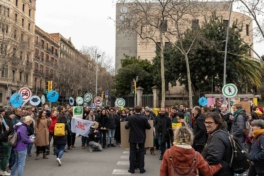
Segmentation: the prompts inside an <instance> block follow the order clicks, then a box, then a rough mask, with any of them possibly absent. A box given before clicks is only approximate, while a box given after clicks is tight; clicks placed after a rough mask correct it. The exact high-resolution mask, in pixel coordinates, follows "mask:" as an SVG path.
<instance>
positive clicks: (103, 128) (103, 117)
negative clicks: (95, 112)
mask: <svg viewBox="0 0 264 176" xmlns="http://www.w3.org/2000/svg"><path fill="white" fill-rule="evenodd" d="M98 122H99V124H100V135H101V136H100V137H101V143H103V148H106V132H107V125H108V116H107V114H106V110H105V109H103V110H102V111H101V113H100V115H99V117H98Z"/></svg>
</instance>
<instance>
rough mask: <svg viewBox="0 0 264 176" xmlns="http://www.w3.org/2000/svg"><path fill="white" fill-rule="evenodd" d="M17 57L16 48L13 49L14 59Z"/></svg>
mask: <svg viewBox="0 0 264 176" xmlns="http://www.w3.org/2000/svg"><path fill="white" fill-rule="evenodd" d="M15 56H16V48H13V57H15Z"/></svg>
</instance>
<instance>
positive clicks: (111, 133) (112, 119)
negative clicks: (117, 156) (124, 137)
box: [107, 108, 119, 147]
mask: <svg viewBox="0 0 264 176" xmlns="http://www.w3.org/2000/svg"><path fill="white" fill-rule="evenodd" d="M109 112H110V113H109V115H108V125H107V128H108V142H107V143H108V145H107V147H110V146H112V147H115V145H114V137H115V130H116V126H117V123H119V122H118V118H117V116H116V115H115V114H114V109H112V108H111V109H110V111H109Z"/></svg>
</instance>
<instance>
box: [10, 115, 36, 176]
mask: <svg viewBox="0 0 264 176" xmlns="http://www.w3.org/2000/svg"><path fill="white" fill-rule="evenodd" d="M31 123H32V118H31V117H30V116H26V117H24V118H23V121H22V122H19V123H17V124H16V125H15V127H14V130H16V132H17V136H18V138H17V145H16V146H15V147H14V148H13V149H14V152H15V164H14V165H13V167H12V171H11V174H10V175H11V176H15V174H16V172H17V175H18V176H22V175H23V172H24V166H25V161H26V156H27V144H29V143H33V142H34V140H31V139H30V138H29V136H28V128H29V126H30V124H31Z"/></svg>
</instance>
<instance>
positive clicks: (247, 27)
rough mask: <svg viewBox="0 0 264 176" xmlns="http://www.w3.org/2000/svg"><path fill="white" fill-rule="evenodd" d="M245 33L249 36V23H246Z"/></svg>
mask: <svg viewBox="0 0 264 176" xmlns="http://www.w3.org/2000/svg"><path fill="white" fill-rule="evenodd" d="M246 34H247V36H249V24H247V25H246Z"/></svg>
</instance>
